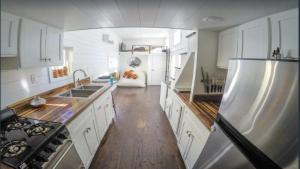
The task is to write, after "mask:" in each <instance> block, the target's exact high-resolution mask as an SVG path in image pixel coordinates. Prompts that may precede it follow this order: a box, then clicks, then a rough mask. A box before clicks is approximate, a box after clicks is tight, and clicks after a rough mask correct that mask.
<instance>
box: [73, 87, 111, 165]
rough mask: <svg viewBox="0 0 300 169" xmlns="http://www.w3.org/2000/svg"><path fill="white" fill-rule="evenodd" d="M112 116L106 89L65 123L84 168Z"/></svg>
mask: <svg viewBox="0 0 300 169" xmlns="http://www.w3.org/2000/svg"><path fill="white" fill-rule="evenodd" d="M113 117H114V111H113V107H112V96H111V92H110V91H108V92H106V93H103V95H101V96H100V97H99V98H98V99H96V100H95V101H94V102H93V104H91V105H90V106H89V107H88V108H86V109H85V110H84V111H83V112H81V113H80V115H79V116H78V117H76V118H75V119H74V120H73V121H72V122H71V123H70V124H68V125H67V128H68V130H69V131H70V135H71V138H72V140H73V142H74V145H75V148H76V150H77V152H78V154H79V156H80V158H81V160H82V162H83V164H84V166H85V168H89V166H90V163H91V162H92V160H93V157H94V155H95V153H96V151H97V149H98V147H99V145H100V142H101V140H102V138H103V136H104V134H105V133H106V131H107V129H108V127H109V124H110V123H111V121H112V119H113Z"/></svg>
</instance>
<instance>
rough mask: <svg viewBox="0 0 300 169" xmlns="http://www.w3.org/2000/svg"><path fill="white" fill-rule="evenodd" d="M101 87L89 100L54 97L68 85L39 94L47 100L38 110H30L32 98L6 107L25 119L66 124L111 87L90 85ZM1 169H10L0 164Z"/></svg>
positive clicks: (69, 87) (65, 89)
mask: <svg viewBox="0 0 300 169" xmlns="http://www.w3.org/2000/svg"><path fill="white" fill-rule="evenodd" d="M82 83H83V84H85V85H90V84H91V82H90V79H85V80H83V81H82ZM91 85H103V86H104V87H103V88H102V89H100V90H99V91H97V92H96V93H94V94H92V95H91V96H90V97H89V98H63V97H56V96H57V95H58V94H59V93H62V92H64V91H67V90H69V89H71V88H73V84H68V85H65V86H63V87H59V88H56V89H53V90H51V91H48V92H45V93H42V94H40V95H39V96H41V97H43V98H45V99H46V100H47V102H46V105H44V106H43V107H40V108H32V107H31V106H30V105H29V102H30V100H31V99H32V98H28V99H26V100H22V101H20V102H18V103H16V104H14V105H10V106H8V107H10V108H14V109H15V110H16V111H17V114H18V115H19V116H22V117H26V118H33V119H38V120H45V121H52V122H60V123H63V124H68V123H69V122H71V121H72V120H73V119H74V118H75V117H77V116H78V115H79V114H80V113H81V112H82V111H83V110H84V109H85V108H87V107H88V106H89V105H90V104H91V103H93V101H94V100H96V99H97V98H98V97H100V96H101V95H102V94H103V93H104V92H106V91H107V90H109V89H110V88H111V87H112V86H111V85H109V84H91ZM0 168H1V169H12V168H11V167H9V166H7V165H6V164H3V163H1V162H0Z"/></svg>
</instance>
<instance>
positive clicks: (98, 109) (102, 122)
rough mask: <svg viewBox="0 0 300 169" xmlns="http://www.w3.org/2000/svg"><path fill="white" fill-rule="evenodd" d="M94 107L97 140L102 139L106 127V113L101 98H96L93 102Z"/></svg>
mask: <svg viewBox="0 0 300 169" xmlns="http://www.w3.org/2000/svg"><path fill="white" fill-rule="evenodd" d="M94 109H95V119H96V127H97V129H96V131H97V135H98V140H99V142H100V141H101V140H102V138H103V136H104V134H105V132H106V129H107V122H106V115H105V111H104V103H103V101H102V100H100V101H99V100H96V101H95V102H94Z"/></svg>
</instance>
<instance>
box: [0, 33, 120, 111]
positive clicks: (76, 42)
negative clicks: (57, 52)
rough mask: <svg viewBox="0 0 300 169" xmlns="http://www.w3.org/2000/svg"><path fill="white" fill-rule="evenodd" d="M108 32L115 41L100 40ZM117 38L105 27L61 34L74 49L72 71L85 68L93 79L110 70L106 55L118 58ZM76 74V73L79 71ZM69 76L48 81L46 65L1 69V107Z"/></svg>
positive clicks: (48, 88)
mask: <svg viewBox="0 0 300 169" xmlns="http://www.w3.org/2000/svg"><path fill="white" fill-rule="evenodd" d="M103 33H106V34H109V35H110V39H112V40H113V41H114V44H113V45H112V44H109V43H105V42H103V41H102V34H103ZM119 42H120V39H119V38H118V37H117V36H116V35H115V34H114V33H112V32H110V31H109V30H106V29H94V30H82V31H72V32H65V33H64V46H67V47H73V48H74V62H73V70H76V69H79V68H81V69H84V70H86V71H87V73H88V74H89V76H91V77H92V78H95V77H97V76H98V75H100V74H103V73H106V72H109V71H112V68H110V70H109V67H108V57H112V58H114V59H117V58H118V45H119ZM78 75H79V74H78ZM70 82H72V79H71V78H69V79H65V80H62V81H56V82H52V83H50V81H49V72H48V68H46V67H40V68H30V69H19V70H5V71H3V70H2V71H1V109H2V108H4V107H6V106H7V105H9V104H12V103H15V102H17V101H19V100H22V99H25V98H28V97H31V96H33V95H36V94H38V93H42V92H45V91H47V90H50V89H53V88H56V87H59V86H62V85H65V84H67V83H70Z"/></svg>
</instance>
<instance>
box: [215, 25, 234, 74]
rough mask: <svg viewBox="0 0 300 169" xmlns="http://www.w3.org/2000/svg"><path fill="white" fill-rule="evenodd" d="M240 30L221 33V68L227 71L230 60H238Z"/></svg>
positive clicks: (219, 59) (219, 64)
mask: <svg viewBox="0 0 300 169" xmlns="http://www.w3.org/2000/svg"><path fill="white" fill-rule="evenodd" d="M238 37H239V33H238V29H237V28H232V29H228V30H225V31H222V32H220V33H219V48H218V61H217V66H218V67H219V68H223V69H227V68H228V61H229V59H230V58H237V57H238V55H237V49H238V48H237V47H238Z"/></svg>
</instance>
